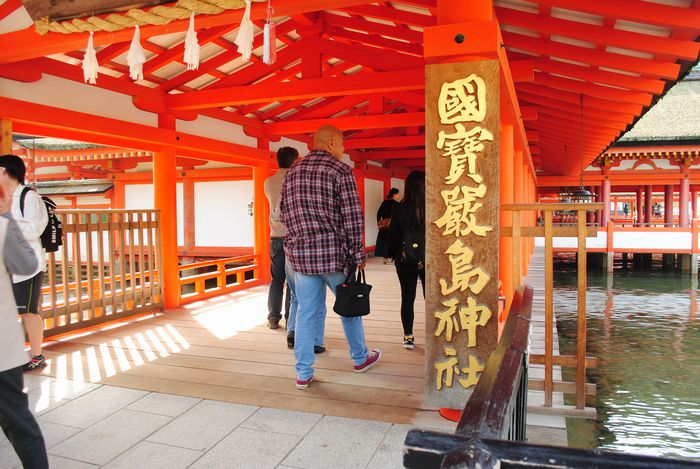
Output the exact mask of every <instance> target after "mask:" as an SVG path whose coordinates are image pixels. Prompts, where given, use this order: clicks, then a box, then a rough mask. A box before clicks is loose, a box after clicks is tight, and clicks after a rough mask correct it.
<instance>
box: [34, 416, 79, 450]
mask: <svg viewBox="0 0 700 469" xmlns="http://www.w3.org/2000/svg"><path fill="white" fill-rule="evenodd" d="M39 427H41V434H42V435H44V443H45V444H46V447H47V448H51V447H52V446H56V445H57V444H58V443H60V442H62V441H63V440H66V439H68V438H70V437H71V436H73V435H75V434H76V433H78V432H79V431H80V430H82V428H78V427H69V426H67V425H61V424H60V423H52V422H39Z"/></svg>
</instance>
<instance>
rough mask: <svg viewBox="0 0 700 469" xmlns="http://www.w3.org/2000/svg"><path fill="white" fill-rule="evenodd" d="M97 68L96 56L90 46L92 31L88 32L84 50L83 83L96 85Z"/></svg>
mask: <svg viewBox="0 0 700 469" xmlns="http://www.w3.org/2000/svg"><path fill="white" fill-rule="evenodd" d="M99 67H100V66H99V65H98V64H97V54H95V48H94V47H93V46H92V31H90V37H89V38H88V43H87V47H86V48H85V57H84V58H83V78H84V79H85V83H90V84H91V85H94V84H95V83H97V69H98V68H99Z"/></svg>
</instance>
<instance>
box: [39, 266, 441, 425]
mask: <svg viewBox="0 0 700 469" xmlns="http://www.w3.org/2000/svg"><path fill="white" fill-rule="evenodd" d="M367 281H368V283H370V284H372V285H373V287H374V288H373V290H372V313H371V315H370V316H368V317H366V318H365V320H364V327H365V335H366V339H367V344H368V346H369V347H370V348H376V347H380V348H381V349H382V359H381V361H380V362H379V363H378V364H377V365H376V366H375V367H374V368H373V369H372V370H370V371H369V372H367V373H364V374H359V373H354V372H353V369H352V361H351V360H350V357H349V355H348V346H347V342H346V341H345V338H344V335H343V331H342V326H341V323H340V319H339V317H338V316H336V315H335V313H333V312H332V308H331V306H332V300H333V296H332V295H331V294H330V293H329V294H328V305H329V308H328V311H329V312H328V315H327V318H326V334H325V338H326V340H325V345H326V347H327V348H328V351H327V352H326V353H323V354H320V355H317V356H316V357H317V360H316V363H315V368H316V372H315V376H314V378H315V381H314V383H313V384H312V385H311V386H310V387H309V389H308V390H306V391H299V390H297V389H296V388H295V386H294V380H295V374H294V355H293V353H292V351H291V350H289V349H288V348H287V345H286V331H285V330H284V328H280V329H277V330H270V329H268V328H267V320H266V317H267V287H256V288H253V289H250V290H247V291H244V292H237V293H234V294H231V295H226V296H223V297H218V298H214V299H212V300H208V301H204V302H201V303H197V304H193V305H188V306H187V307H184V308H179V309H176V310H168V311H167V312H166V313H165V314H162V315H159V316H157V317H155V318H150V317H149V318H147V319H144V320H140V321H135V322H131V323H128V324H123V325H120V326H118V327H112V328H110V329H108V330H102V331H99V332H94V333H91V334H85V335H82V336H74V337H70V338H67V339H64V340H63V341H60V342H56V343H52V344H50V345H48V346H47V347H46V348H45V354H46V356H47V358H48V359H49V362H50V364H49V366H48V367H47V368H46V369H45V370H44V374H46V375H51V376H54V377H57V378H64V379H72V380H79V381H80V380H82V381H87V382H99V383H102V384H110V385H115V386H123V387H128V388H134V389H141V390H147V391H156V392H162V393H168V394H176V395H183V396H193V397H200V398H206V399H217V400H223V401H230V402H236V403H241V404H251V405H257V406H265V407H273V408H279V409H288V410H300V411H306V412H317V413H321V414H326V415H335V416H343V417H351V418H361V419H372V420H381V421H385V422H392V423H412V424H420V423H421V422H425V421H426V418H427V419H431V418H432V417H431V416H434V415H436V412H435V409H428V408H426V407H425V406H424V404H423V376H424V370H423V366H424V365H423V355H424V348H423V344H424V329H425V322H424V316H425V305H424V302H423V298H422V295H421V294H420V293H419V294H418V299H417V301H416V322H415V328H414V332H415V334H416V342H417V345H416V348H415V349H414V350H413V351H408V350H405V349H403V347H402V346H401V340H402V335H403V332H402V327H401V318H400V313H399V305H400V289H399V283H398V280H397V277H396V274H395V270H394V266H393V265H383V264H382V261H381V259H374V258H373V259H370V262H369V266H368V268H367ZM419 291H420V290H419Z"/></svg>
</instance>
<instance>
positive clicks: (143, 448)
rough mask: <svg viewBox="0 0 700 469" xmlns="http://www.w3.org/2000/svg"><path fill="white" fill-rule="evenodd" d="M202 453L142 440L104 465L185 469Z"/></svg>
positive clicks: (127, 468)
mask: <svg viewBox="0 0 700 469" xmlns="http://www.w3.org/2000/svg"><path fill="white" fill-rule="evenodd" d="M202 454H204V453H202V452H201V451H194V450H191V449H185V448H177V447H175V446H168V445H161V444H158V443H151V442H149V441H142V442H141V443H139V444H138V445H136V446H134V447H133V448H130V449H128V450H127V451H125V452H124V453H122V454H121V455H120V456H119V457H117V458H116V459H114V460H113V461H111V462H110V463H109V464H107V465H106V466H104V467H105V468H109V469H132V468H135V467H147V468H148V469H161V468H162V469H179V468H183V469H184V468H187V467H189V466H190V464H192V463H193V462H194V461H196V460H197V458H199V457H200V456H202Z"/></svg>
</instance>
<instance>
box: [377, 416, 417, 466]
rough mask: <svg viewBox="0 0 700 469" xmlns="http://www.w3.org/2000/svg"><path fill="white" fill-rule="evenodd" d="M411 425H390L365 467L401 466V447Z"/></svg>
mask: <svg viewBox="0 0 700 469" xmlns="http://www.w3.org/2000/svg"><path fill="white" fill-rule="evenodd" d="M412 428H413V427H412V426H411V425H392V426H391V428H390V429H389V431H388V432H387V434H386V436H385V437H384V440H383V441H382V442H381V444H380V445H379V448H377V452H376V453H374V456H373V457H372V460H371V461H370V462H369V464H368V465H367V469H394V468H396V469H399V468H402V467H403V448H404V441H405V440H406V433H408V431H409V430H410V429H412Z"/></svg>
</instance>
